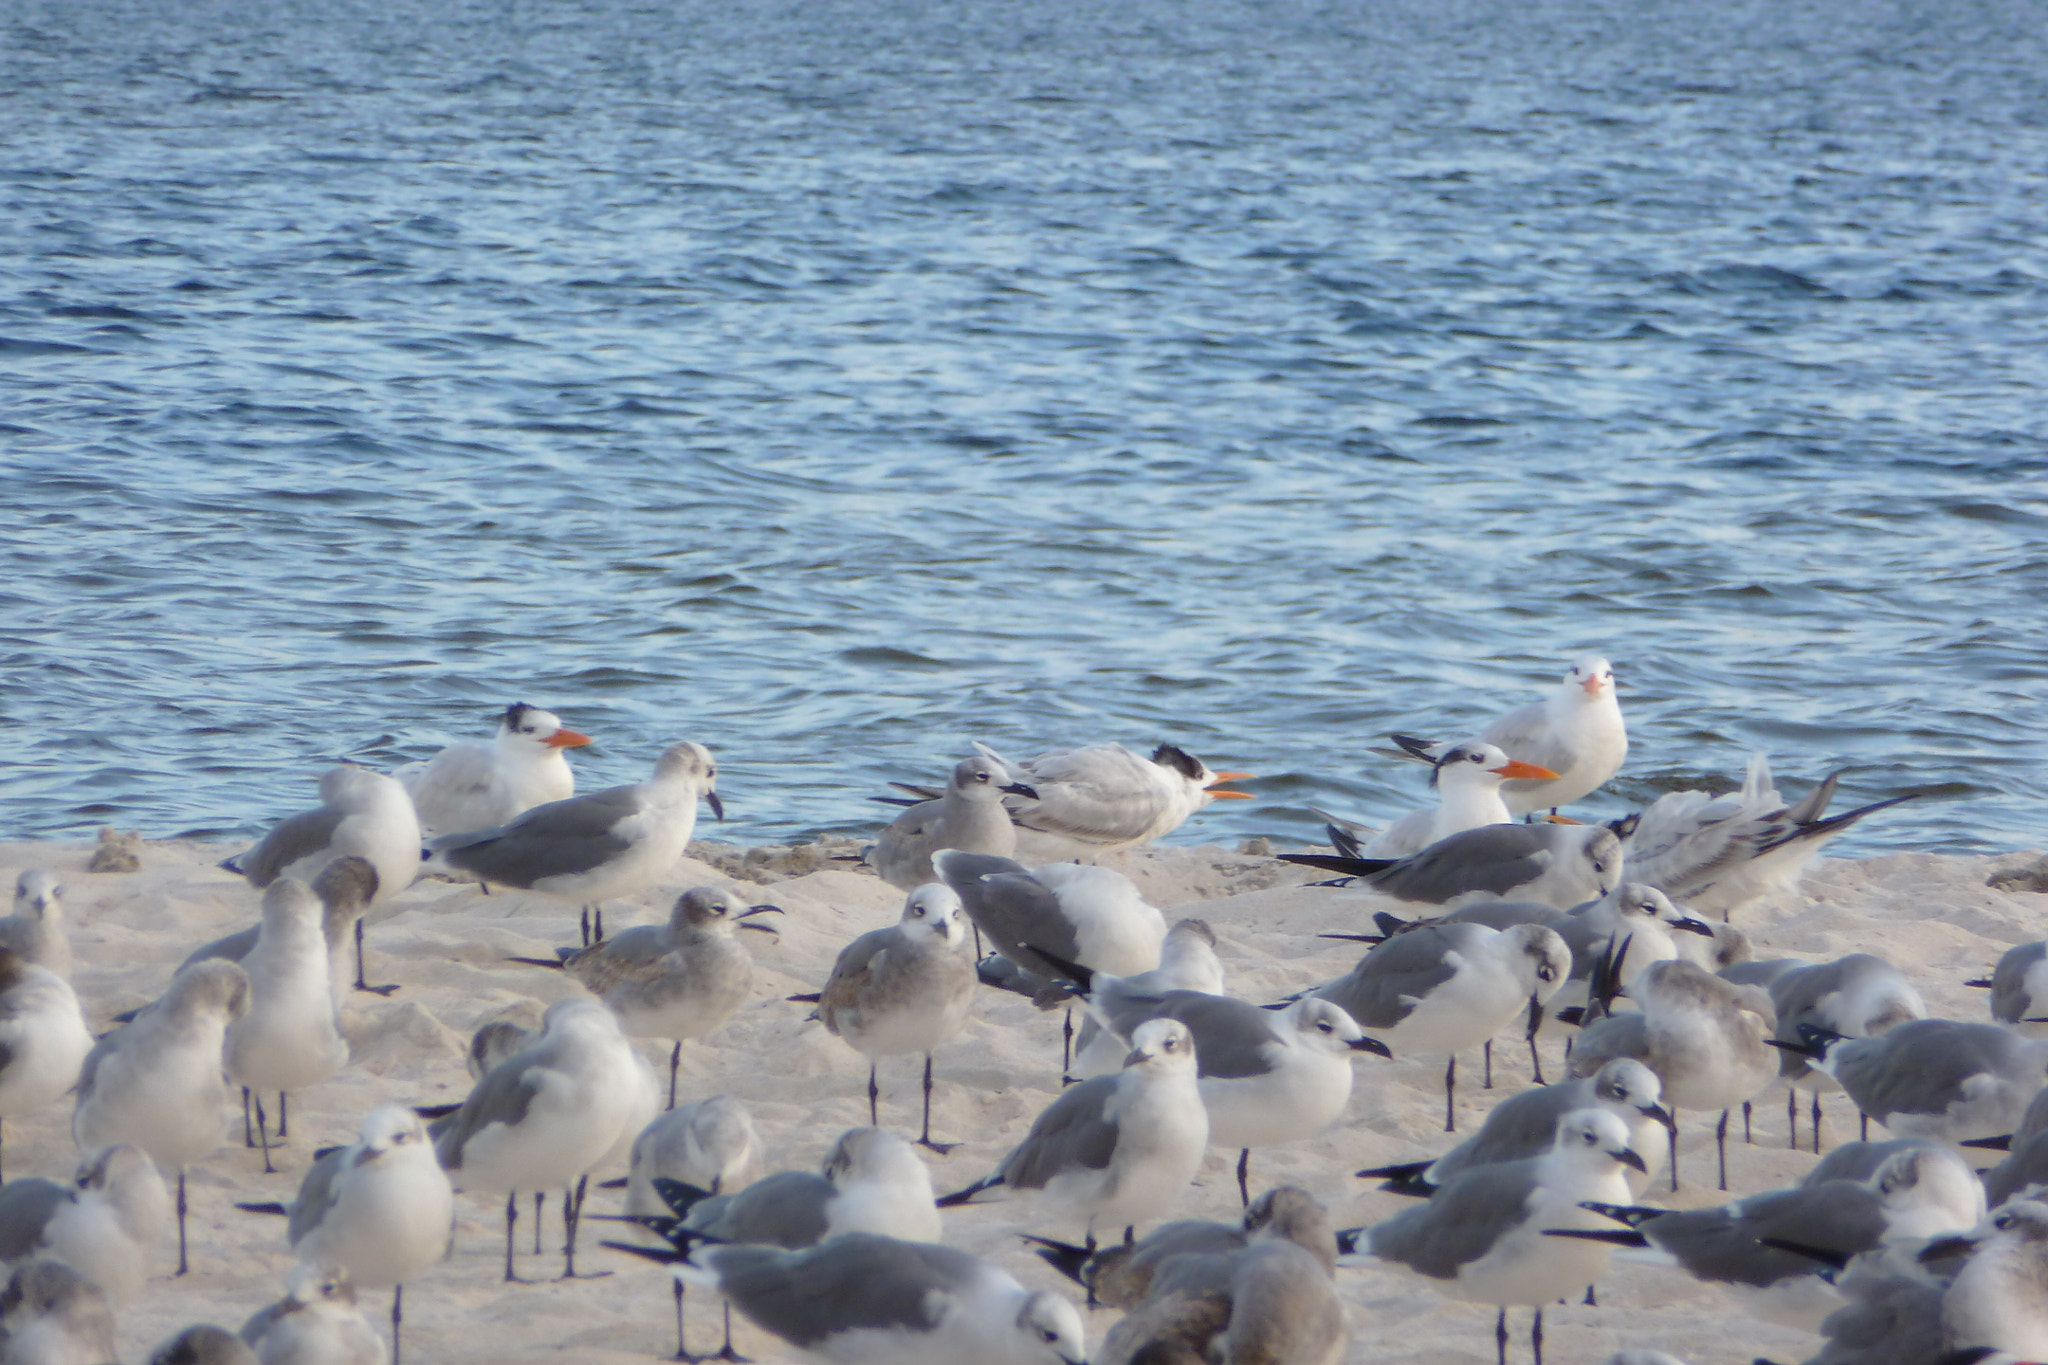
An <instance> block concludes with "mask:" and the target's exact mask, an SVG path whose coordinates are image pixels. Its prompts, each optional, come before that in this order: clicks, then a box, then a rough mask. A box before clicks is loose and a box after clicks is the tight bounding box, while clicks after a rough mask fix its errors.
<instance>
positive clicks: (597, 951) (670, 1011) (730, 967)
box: [512, 886, 782, 1108]
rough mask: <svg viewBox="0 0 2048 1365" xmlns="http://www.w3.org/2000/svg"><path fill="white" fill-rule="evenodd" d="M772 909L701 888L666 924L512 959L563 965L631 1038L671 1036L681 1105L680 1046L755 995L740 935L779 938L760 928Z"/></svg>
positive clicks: (671, 1096) (671, 1084)
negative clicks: (549, 956) (548, 955)
mask: <svg viewBox="0 0 2048 1365" xmlns="http://www.w3.org/2000/svg"><path fill="white" fill-rule="evenodd" d="M781 913H782V910H781V909H780V907H778V906H773V905H752V906H750V905H748V904H747V903H746V901H744V900H742V899H741V898H740V897H739V896H737V895H735V894H734V893H733V892H730V891H727V890H725V889H724V888H723V887H717V886H697V887H692V888H691V889H690V890H688V891H685V892H684V893H683V894H682V895H680V896H678V897H677V898H676V903H675V908H674V909H673V910H671V911H670V912H669V917H668V923H667V924H642V925H639V926H637V927H635V928H632V929H628V930H626V931H625V932H624V933H622V934H619V935H617V936H616V937H613V938H608V939H604V940H602V941H600V942H597V943H593V944H591V945H590V946H589V947H586V948H557V949H555V959H556V960H555V961H553V962H549V961H547V960H546V959H544V958H532V957H520V958H514V959H512V960H513V961H515V962H524V963H526V964H528V965H529V966H536V967H559V968H561V969H562V970H563V971H565V972H567V973H568V974H569V975H570V976H573V977H575V978H576V979H577V980H578V981H580V982H582V983H583V986H584V989H586V990H588V991H589V992H590V993H591V994H592V995H595V996H596V997H597V998H598V999H600V1000H602V1001H604V1003H605V1004H606V1005H608V1006H610V1007H611V1010H612V1013H614V1014H616V1015H617V1016H618V1017H619V1026H620V1027H621V1028H623V1029H625V1031H626V1033H627V1034H628V1035H629V1036H631V1037H634V1038H668V1039H671V1040H673V1042H674V1043H675V1046H674V1047H673V1048H672V1049H671V1050H670V1052H669V1055H668V1102H669V1106H670V1107H671V1108H673V1107H674V1105H675V1102H676V1072H677V1070H678V1068H680V1067H681V1066H682V1062H683V1044H684V1043H685V1042H687V1041H688V1040H689V1039H692V1038H703V1037H707V1036H709V1035H710V1034H713V1033H716V1032H717V1031H718V1030H719V1029H721V1028H723V1027H724V1026H725V1021H726V1020H728V1019H730V1018H732V1016H733V1012H734V1011H735V1010H737V1009H738V1008H739V1007H740V1006H741V1005H743V1004H745V1003H746V1001H747V997H748V996H749V995H751V994H752V993H753V990H754V959H753V956H752V955H751V954H750V953H748V952H747V950H746V949H745V948H742V947H741V946H740V945H739V942H738V940H737V939H736V938H735V936H734V930H736V929H757V930H759V931H761V932H762V933H770V934H772V933H774V932H775V931H774V929H773V928H771V927H770V926H768V925H765V924H755V923H753V919H754V917H755V916H758V915H779V914H781Z"/></svg>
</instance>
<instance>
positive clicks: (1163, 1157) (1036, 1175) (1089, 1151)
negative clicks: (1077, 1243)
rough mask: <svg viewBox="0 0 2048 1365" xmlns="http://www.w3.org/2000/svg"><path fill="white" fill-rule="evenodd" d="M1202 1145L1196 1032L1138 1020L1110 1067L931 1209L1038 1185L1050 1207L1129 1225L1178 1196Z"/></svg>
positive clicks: (1089, 1223)
mask: <svg viewBox="0 0 2048 1365" xmlns="http://www.w3.org/2000/svg"><path fill="white" fill-rule="evenodd" d="M1208 1145H1209V1115H1208V1111H1207V1110H1206V1109H1205V1108H1204V1107H1203V1105H1202V1092H1201V1090H1200V1089H1199V1088H1198V1086H1197V1082H1196V1078H1195V1040H1194V1035H1193V1034H1191V1033H1189V1031H1188V1027H1187V1025H1186V1024H1183V1023H1181V1022H1180V1021H1179V1020H1178V1019H1152V1020H1148V1021H1147V1022H1145V1023H1143V1024H1140V1025H1139V1026H1138V1029H1137V1032H1136V1034H1135V1035H1133V1037H1132V1039H1131V1052H1130V1056H1128V1057H1127V1058H1125V1060H1124V1069H1123V1070H1122V1071H1119V1072H1118V1073H1117V1074H1116V1075H1114V1076H1098V1077H1096V1078H1095V1079H1094V1080H1092V1081H1082V1082H1081V1083H1080V1084H1078V1085H1075V1086H1072V1087H1070V1088H1069V1089H1067V1090H1066V1091H1064V1092H1062V1093H1061V1095H1060V1096H1059V1098H1058V1099H1056V1100H1054V1101H1053V1102H1052V1103H1051V1104H1050V1105H1048V1106H1046V1108H1045V1110H1044V1112H1043V1113H1041V1114H1039V1116H1038V1118H1037V1119H1036V1120H1034V1121H1033V1123H1032V1125H1031V1131H1030V1132H1028V1133H1026V1134H1025V1135H1024V1140H1023V1141H1022V1142H1020V1143H1018V1144H1017V1145H1016V1146H1015V1147H1014V1148H1012V1149H1011V1150H1010V1153H1009V1155H1007V1156H1005V1157H1004V1158H1003V1159H1002V1161H1001V1162H1000V1163H999V1164H998V1165H997V1167H996V1169H995V1171H994V1172H993V1173H992V1174H990V1175H987V1176H984V1177H983V1178H982V1179H980V1180H977V1181H975V1182H974V1183H973V1184H972V1185H969V1186H968V1187H967V1188H966V1189H964V1190H960V1191H957V1192H956V1193H953V1194H949V1195H947V1196H946V1197H945V1198H943V1199H941V1200H939V1207H940V1208H942V1209H943V1208H953V1207H955V1206H957V1205H960V1204H967V1203H979V1202H982V1200H981V1196H983V1195H985V1194H986V1195H989V1197H990V1198H1000V1197H1001V1196H1002V1193H1003V1192H1005V1191H1008V1190H1042V1191H1043V1192H1044V1197H1045V1200H1046V1202H1048V1203H1049V1204H1050V1205H1051V1206H1052V1209H1051V1211H1052V1212H1054V1213H1055V1214H1056V1215H1057V1216H1062V1217H1071V1218H1074V1219H1078V1220H1079V1221H1080V1222H1081V1223H1082V1224H1084V1225H1085V1228H1086V1232H1087V1239H1088V1243H1089V1245H1090V1246H1091V1247H1092V1246H1093V1245H1094V1243H1095V1230H1096V1229H1097V1228H1098V1227H1099V1228H1103V1229H1105V1230H1114V1229H1116V1228H1118V1227H1122V1228H1124V1229H1125V1230H1126V1231H1129V1230H1130V1229H1131V1228H1133V1227H1134V1226H1135V1225H1136V1224H1138V1223H1143V1222H1148V1221H1150V1220H1151V1219H1154V1218H1157V1217H1159V1216H1160V1215H1161V1214H1163V1213H1165V1212H1166V1211H1167V1210H1168V1209H1169V1208H1172V1207H1173V1203H1174V1201H1175V1200H1176V1199H1178V1198H1179V1197H1180V1193H1181V1191H1182V1190H1184V1189H1186V1188H1187V1184H1188V1182H1189V1181H1190V1180H1193V1179H1194V1178H1195V1172H1196V1170H1197V1169H1199V1168H1200V1166H1201V1164H1202V1154H1203V1152H1204V1151H1206V1150H1207V1148H1208Z"/></svg>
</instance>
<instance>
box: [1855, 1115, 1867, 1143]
mask: <svg viewBox="0 0 2048 1365" xmlns="http://www.w3.org/2000/svg"><path fill="white" fill-rule="evenodd" d="M1856 1117H1857V1119H1858V1120H1859V1121H1860V1122H1861V1123H1862V1125H1863V1127H1862V1130H1861V1132H1860V1133H1859V1135H1858V1136H1859V1138H1860V1139H1861V1140H1862V1141H1864V1142H1868V1141H1870V1115H1868V1114H1858V1115H1857V1116H1856Z"/></svg>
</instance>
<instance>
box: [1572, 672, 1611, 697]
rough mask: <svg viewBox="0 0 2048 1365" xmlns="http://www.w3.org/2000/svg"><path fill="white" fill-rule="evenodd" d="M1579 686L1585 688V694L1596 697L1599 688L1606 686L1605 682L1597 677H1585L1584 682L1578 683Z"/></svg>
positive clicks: (1598, 693)
mask: <svg viewBox="0 0 2048 1365" xmlns="http://www.w3.org/2000/svg"><path fill="white" fill-rule="evenodd" d="M1579 686H1581V687H1583V688H1585V689H1586V695H1587V696H1589V697H1597V696H1599V695H1600V690H1601V689H1602V688H1604V687H1605V686H1607V684H1606V683H1604V682H1602V681H1601V680H1600V679H1599V678H1597V677H1595V678H1588V679H1586V680H1585V681H1584V682H1582V683H1580V684H1579Z"/></svg>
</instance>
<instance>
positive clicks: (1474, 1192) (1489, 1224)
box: [1366, 1157, 1541, 1280]
mask: <svg viewBox="0 0 2048 1365" xmlns="http://www.w3.org/2000/svg"><path fill="white" fill-rule="evenodd" d="M1540 1160H1541V1158H1540V1157H1539V1158H1532V1159H1530V1160H1526V1161H1507V1162H1502V1163H1500V1164H1498V1165H1494V1166H1475V1167H1473V1168H1472V1169H1471V1170H1468V1171H1466V1172H1465V1173H1463V1174H1462V1175H1460V1176H1459V1177H1458V1178H1457V1179H1455V1180H1453V1181H1452V1182H1451V1183H1450V1184H1448V1185H1445V1186H1444V1187H1443V1188H1442V1189H1440V1190H1438V1191H1437V1192H1436V1193H1435V1194H1433V1195H1431V1196H1430V1197H1429V1198H1428V1199H1427V1200H1426V1201H1424V1202H1423V1203H1421V1204H1418V1205H1416V1206H1415V1207H1414V1208H1411V1209H1407V1210H1404V1211H1403V1212H1401V1213H1398V1214H1395V1215H1394V1216H1393V1217H1392V1218H1389V1219H1388V1220H1387V1221H1386V1222H1384V1223H1375V1224H1374V1225H1373V1226H1372V1227H1370V1228H1368V1229H1367V1230H1366V1238H1367V1244H1368V1245H1369V1246H1370V1247H1371V1248H1372V1254H1373V1255H1375V1256H1377V1257H1379V1258H1380V1259H1382V1260H1388V1261H1399V1262H1400V1263H1401V1264H1402V1265H1405V1266H1407V1267H1408V1268H1409V1269H1411V1270H1414V1271H1417V1272H1419V1273H1421V1274H1424V1275H1427V1276H1429V1277H1430V1278H1431V1279H1436V1280H1453V1279H1456V1278H1457V1277H1458V1271H1459V1269H1460V1268H1461V1267H1463V1266H1466V1265H1469V1264H1470V1263H1472V1262H1473V1261H1476V1260H1478V1259H1479V1258H1480V1257H1482V1256H1484V1255H1486V1253H1487V1252H1489V1251H1491V1250H1493V1245H1494V1243H1495V1242H1497V1241H1499V1240H1500V1238H1501V1236H1502V1234H1504V1233H1506V1232H1508V1231H1509V1230H1511V1229H1512V1228H1514V1227H1515V1225H1516V1224H1518V1223H1520V1222H1522V1221H1523V1220H1524V1219H1526V1218H1527V1217H1528V1216H1529V1212H1530V1197H1531V1196H1532V1195H1534V1194H1535V1193H1536V1190H1537V1188H1538V1180H1537V1174H1536V1163H1537V1161H1540Z"/></svg>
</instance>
